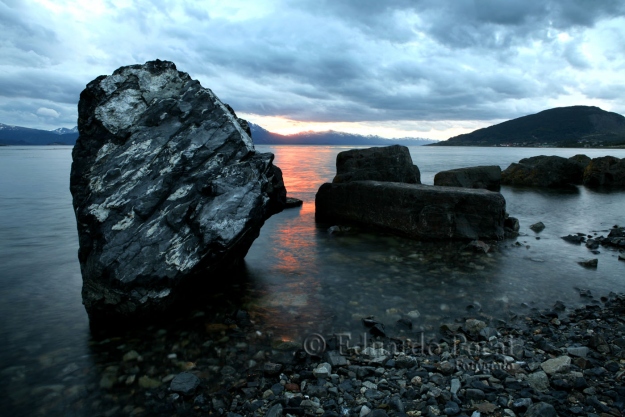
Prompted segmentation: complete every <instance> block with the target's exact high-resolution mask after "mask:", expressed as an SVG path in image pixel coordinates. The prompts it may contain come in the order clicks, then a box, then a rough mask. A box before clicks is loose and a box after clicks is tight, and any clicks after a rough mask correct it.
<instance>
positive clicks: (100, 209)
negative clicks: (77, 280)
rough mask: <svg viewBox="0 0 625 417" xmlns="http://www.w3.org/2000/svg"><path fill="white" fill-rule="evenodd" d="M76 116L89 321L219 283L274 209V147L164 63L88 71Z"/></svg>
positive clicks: (77, 193) (277, 184)
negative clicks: (105, 72) (259, 143)
mask: <svg viewBox="0 0 625 417" xmlns="http://www.w3.org/2000/svg"><path fill="white" fill-rule="evenodd" d="M78 114H79V119H78V129H79V132H80V137H79V138H78V141H77V143H76V146H75V147H74V150H73V154H72V157H73V164H72V171H71V180H70V189H71V192H72V195H73V204H74V211H75V214H76V220H77V224H78V235H79V244H80V249H79V253H78V257H79V261H80V266H81V272H82V276H83V303H84V304H85V307H86V309H87V312H88V313H89V316H90V318H91V319H92V320H93V319H106V320H109V319H112V318H146V317H151V316H153V315H154V314H157V313H160V312H163V311H165V310H167V308H168V307H170V306H171V305H172V303H174V301H176V300H177V299H178V298H181V296H182V295H183V289H184V288H186V287H188V286H187V284H189V283H195V282H199V281H196V280H201V281H204V282H207V281H208V282H210V281H213V282H214V281H215V280H219V275H217V274H218V272H219V271H221V270H222V269H224V268H227V267H230V266H232V265H234V264H236V263H237V262H239V261H240V260H241V259H243V257H244V256H245V255H246V253H247V251H248V249H249V247H250V245H251V244H252V242H253V241H254V239H255V238H256V237H257V236H258V234H259V231H260V227H261V226H262V225H263V223H264V221H265V220H266V219H267V218H268V217H269V216H271V215H272V214H274V213H276V212H278V211H280V210H282V208H283V207H284V203H285V199H286V190H285V188H284V184H283V182H282V173H281V171H280V169H279V168H277V167H275V166H274V165H273V164H272V161H273V155H272V154H261V153H258V152H256V151H255V150H254V146H253V144H252V140H251V138H250V137H249V135H248V134H247V133H246V132H245V128H244V127H242V126H241V120H240V119H237V118H236V115H235V114H234V112H233V111H232V109H229V106H226V105H225V104H224V103H222V102H221V101H220V100H219V99H218V98H217V97H216V96H215V95H214V94H213V92H212V91H210V90H209V89H207V88H203V87H202V86H201V85H200V83H199V82H198V81H196V80H193V79H191V78H190V77H189V75H188V74H186V73H183V72H179V71H177V70H176V67H175V65H174V64H173V63H171V62H163V61H151V62H147V63H146V64H144V65H132V66H127V67H122V68H119V69H118V70H116V71H115V72H114V73H113V75H110V76H101V77H98V78H96V79H95V80H93V81H92V82H90V83H89V84H88V85H87V88H86V89H85V90H84V91H83V92H82V93H81V95H80V102H79V104H78Z"/></svg>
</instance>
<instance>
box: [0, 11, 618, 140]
mask: <svg viewBox="0 0 625 417" xmlns="http://www.w3.org/2000/svg"><path fill="white" fill-rule="evenodd" d="M0 30H1V31H2V33H3V37H2V40H1V41H0V56H2V57H3V59H2V61H1V62H0V68H1V71H0V98H1V100H0V122H2V123H7V124H18V125H26V126H32V127H41V128H50V129H52V128H55V127H59V126H68V127H70V126H74V125H75V124H76V104H77V102H78V98H79V94H80V91H81V90H82V89H83V88H84V86H85V85H86V84H87V83H88V82H89V81H90V80H92V79H93V78H95V77H97V76H98V75H101V74H110V73H111V72H112V71H114V70H115V69H116V68H118V67H119V66H122V65H129V64H134V63H143V62H145V61H147V60H151V59H156V58H159V59H167V60H172V61H174V62H175V63H176V64H177V66H178V68H179V69H180V70H182V71H186V72H189V73H190V74H191V76H192V77H194V78H198V79H199V80H200V81H201V82H202V84H203V85H204V86H206V87H209V88H211V89H213V91H215V93H216V94H217V95H218V96H219V97H220V98H222V100H224V101H226V102H228V103H229V104H231V105H232V106H233V108H234V109H235V110H236V111H237V112H238V113H243V114H245V115H246V116H248V117H250V118H252V119H254V120H255V121H257V122H261V124H262V120H264V119H265V118H267V119H266V120H276V118H277V119H278V120H286V121H295V122H297V123H295V124H296V125H298V126H300V125H301V126H306V124H307V123H315V124H317V125H323V124H324V123H334V124H337V123H347V124H350V123H351V124H352V125H354V126H357V125H360V126H367V127H368V128H369V129H371V133H376V131H375V129H376V127H382V126H386V127H388V126H395V129H396V130H398V131H402V132H405V133H404V134H402V135H400V136H409V135H411V134H412V135H414V136H431V137H436V136H437V132H439V133H440V132H448V131H450V129H452V130H453V128H454V126H455V127H459V128H462V127H463V126H474V125H478V126H479V125H480V124H482V125H484V124H489V123H490V122H492V121H497V120H503V119H508V118H513V117H518V116H521V115H524V114H529V113H533V112H537V111H540V110H543V109H545V108H549V107H554V106H561V105H573V104H589V105H590V104H592V105H599V106H600V107H602V108H604V109H608V110H612V111H616V112H619V113H625V101H624V100H623V97H624V94H623V93H625V86H624V83H623V81H622V76H621V74H622V73H623V69H624V67H625V55H624V54H623V51H625V7H624V5H623V2H622V1H620V0H619V1H610V0H603V1H601V2H596V1H591V0H577V1H575V0H571V1H567V2H560V1H555V0H553V1H534V0H508V1H506V2H501V1H497V0H480V1H476V0H454V1H440V0H438V1H437V0H418V1H416V0H388V1H384V2H381V1H377V0H353V1H340V0H314V1H313V0H283V1H255V2H249V1H228V2H221V1H197V2H194V1H173V0H172V1H161V2H126V1H117V0H102V1H100V2H95V3H90V4H89V5H85V4H81V3H80V2H72V1H67V2H59V1H48V0H40V1H32V2H29V1H26V2H24V1H13V0H0ZM54 114H57V117H54V116H53V115H54ZM269 118H271V119H269ZM292 125H293V123H292Z"/></svg>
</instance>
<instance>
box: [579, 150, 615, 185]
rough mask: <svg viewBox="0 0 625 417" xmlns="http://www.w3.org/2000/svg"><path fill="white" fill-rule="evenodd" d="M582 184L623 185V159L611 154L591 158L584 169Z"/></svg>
mask: <svg viewBox="0 0 625 417" xmlns="http://www.w3.org/2000/svg"><path fill="white" fill-rule="evenodd" d="M583 182H584V185H587V186H595V187H596V186H600V185H608V186H610V185H614V186H624V185H625V159H619V158H615V157H613V156H603V157H601V158H593V159H592V160H591V161H590V163H589V164H588V166H586V169H584V180H583Z"/></svg>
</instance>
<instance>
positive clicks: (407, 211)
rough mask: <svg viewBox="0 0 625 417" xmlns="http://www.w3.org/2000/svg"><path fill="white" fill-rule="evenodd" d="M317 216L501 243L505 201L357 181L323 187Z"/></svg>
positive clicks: (412, 233)
mask: <svg viewBox="0 0 625 417" xmlns="http://www.w3.org/2000/svg"><path fill="white" fill-rule="evenodd" d="M315 206H316V217H317V219H318V220H319V221H326V222H342V221H347V222H355V223H360V224H364V225H368V226H374V227H377V228H381V229H383V230H387V231H390V232H393V233H396V234H400V235H404V236H408V237H412V238H416V239H472V240H473V239H478V238H482V239H502V238H503V235H504V228H503V222H504V218H505V212H506V201H505V199H504V198H503V196H502V195H501V194H499V193H493V192H490V191H486V190H473V189H460V188H449V187H436V186H428V185H417V184H401V183H386V182H379V181H356V182H351V183H344V184H334V183H333V184H323V185H322V186H321V187H320V188H319V191H318V192H317V195H316V198H315Z"/></svg>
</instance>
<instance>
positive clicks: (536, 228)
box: [530, 222, 545, 233]
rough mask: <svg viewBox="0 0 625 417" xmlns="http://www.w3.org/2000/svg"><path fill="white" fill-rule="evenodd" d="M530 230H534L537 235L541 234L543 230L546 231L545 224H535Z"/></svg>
mask: <svg viewBox="0 0 625 417" xmlns="http://www.w3.org/2000/svg"><path fill="white" fill-rule="evenodd" d="M530 229H532V230H533V231H534V232H536V233H540V232H542V231H543V230H545V223H543V222H538V223H534V224H533V225H531V226H530Z"/></svg>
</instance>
